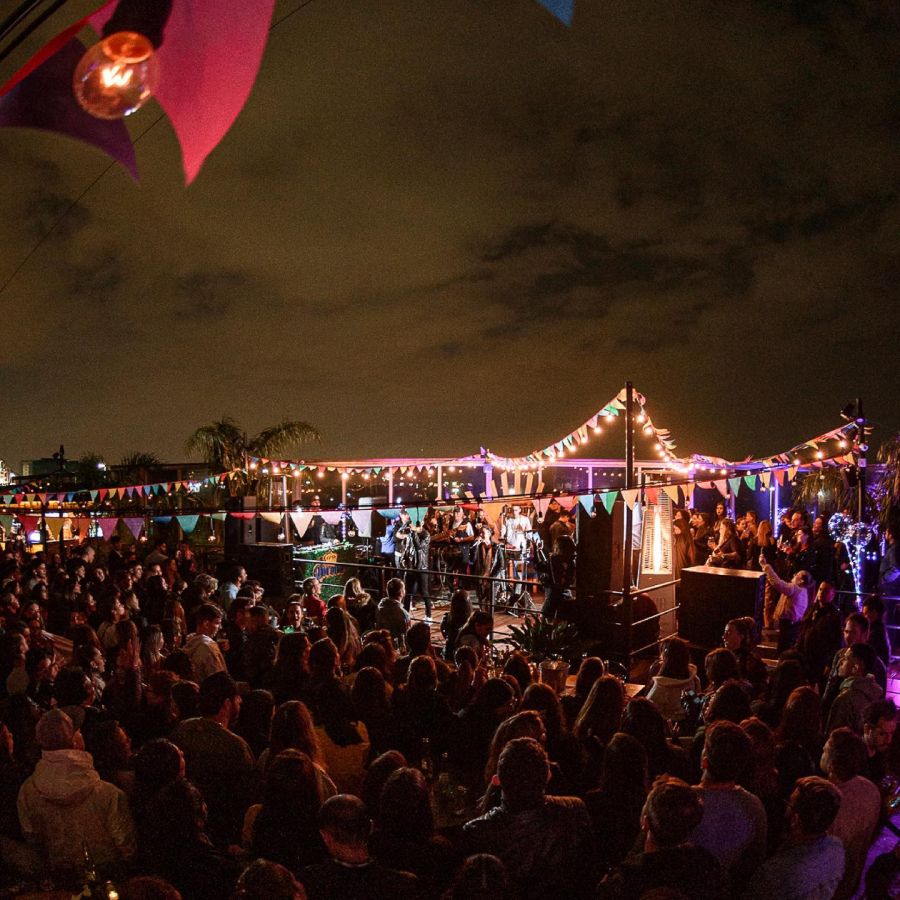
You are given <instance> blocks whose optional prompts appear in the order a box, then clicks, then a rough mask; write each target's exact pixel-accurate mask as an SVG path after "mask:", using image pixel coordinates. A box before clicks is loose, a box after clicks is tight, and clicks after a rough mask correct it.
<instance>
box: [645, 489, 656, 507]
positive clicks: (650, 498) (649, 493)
mask: <svg viewBox="0 0 900 900" xmlns="http://www.w3.org/2000/svg"><path fill="white" fill-rule="evenodd" d="M644 496H645V497H646V498H647V503H648V504H649V505H651V506H653V505H654V504H655V503H656V502H657V500H659V488H655V487H648V488H645V489H644Z"/></svg>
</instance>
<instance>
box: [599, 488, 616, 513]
mask: <svg viewBox="0 0 900 900" xmlns="http://www.w3.org/2000/svg"><path fill="white" fill-rule="evenodd" d="M618 496H619V492H618V491H604V492H603V493H602V494H601V495H600V501H601V502H602V503H603V507H604V509H605V510H606V511H607V512H608V513H609V514H610V515H612V511H613V507H614V506H615V505H616V498H617V497H618Z"/></svg>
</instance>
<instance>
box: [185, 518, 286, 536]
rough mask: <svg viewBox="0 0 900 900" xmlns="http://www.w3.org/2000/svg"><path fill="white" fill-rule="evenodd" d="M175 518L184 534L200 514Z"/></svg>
mask: <svg viewBox="0 0 900 900" xmlns="http://www.w3.org/2000/svg"><path fill="white" fill-rule="evenodd" d="M175 518H176V520H177V521H178V526H179V527H180V528H181V530H182V531H183V532H184V533H185V534H191V532H192V531H193V530H194V529H195V528H196V527H197V523H198V522H199V521H200V516H199V515H197V514H196V513H194V514H191V515H187V516H175ZM278 518H279V521H281V517H280V516H279V517H278Z"/></svg>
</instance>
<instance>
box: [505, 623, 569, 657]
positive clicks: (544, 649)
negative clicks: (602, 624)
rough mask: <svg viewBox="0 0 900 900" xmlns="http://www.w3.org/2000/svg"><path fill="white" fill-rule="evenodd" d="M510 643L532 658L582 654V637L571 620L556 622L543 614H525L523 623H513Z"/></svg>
mask: <svg viewBox="0 0 900 900" xmlns="http://www.w3.org/2000/svg"><path fill="white" fill-rule="evenodd" d="M509 631H510V640H509V642H510V644H512V645H513V647H515V648H516V650H521V651H522V652H523V653H527V654H528V655H529V656H530V657H531V658H532V659H534V660H536V661H540V660H542V659H566V660H569V661H573V660H575V659H577V658H578V657H579V656H580V655H581V638H580V637H579V635H578V629H577V628H576V627H575V626H574V625H573V624H572V623H571V622H556V621H553V620H551V619H545V618H543V617H541V616H525V620H524V622H523V623H522V624H521V625H513V626H511V627H510V629H509Z"/></svg>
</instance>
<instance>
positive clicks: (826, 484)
mask: <svg viewBox="0 0 900 900" xmlns="http://www.w3.org/2000/svg"><path fill="white" fill-rule="evenodd" d="M794 500H795V502H797V503H800V504H802V505H803V506H806V507H815V508H816V509H817V510H818V511H819V512H820V513H821V515H823V516H828V515H830V514H831V513H834V512H837V511H838V510H841V509H844V507H850V508H853V507H855V505H856V495H855V494H854V493H853V492H852V491H851V490H850V487H849V485H848V484H847V480H846V478H845V476H844V473H843V472H842V471H841V470H840V469H836V468H828V469H814V470H813V471H811V472H809V473H808V474H807V475H805V476H804V477H803V480H802V481H801V482H800V484H799V485H798V486H797V488H796V490H795V493H794Z"/></svg>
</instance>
